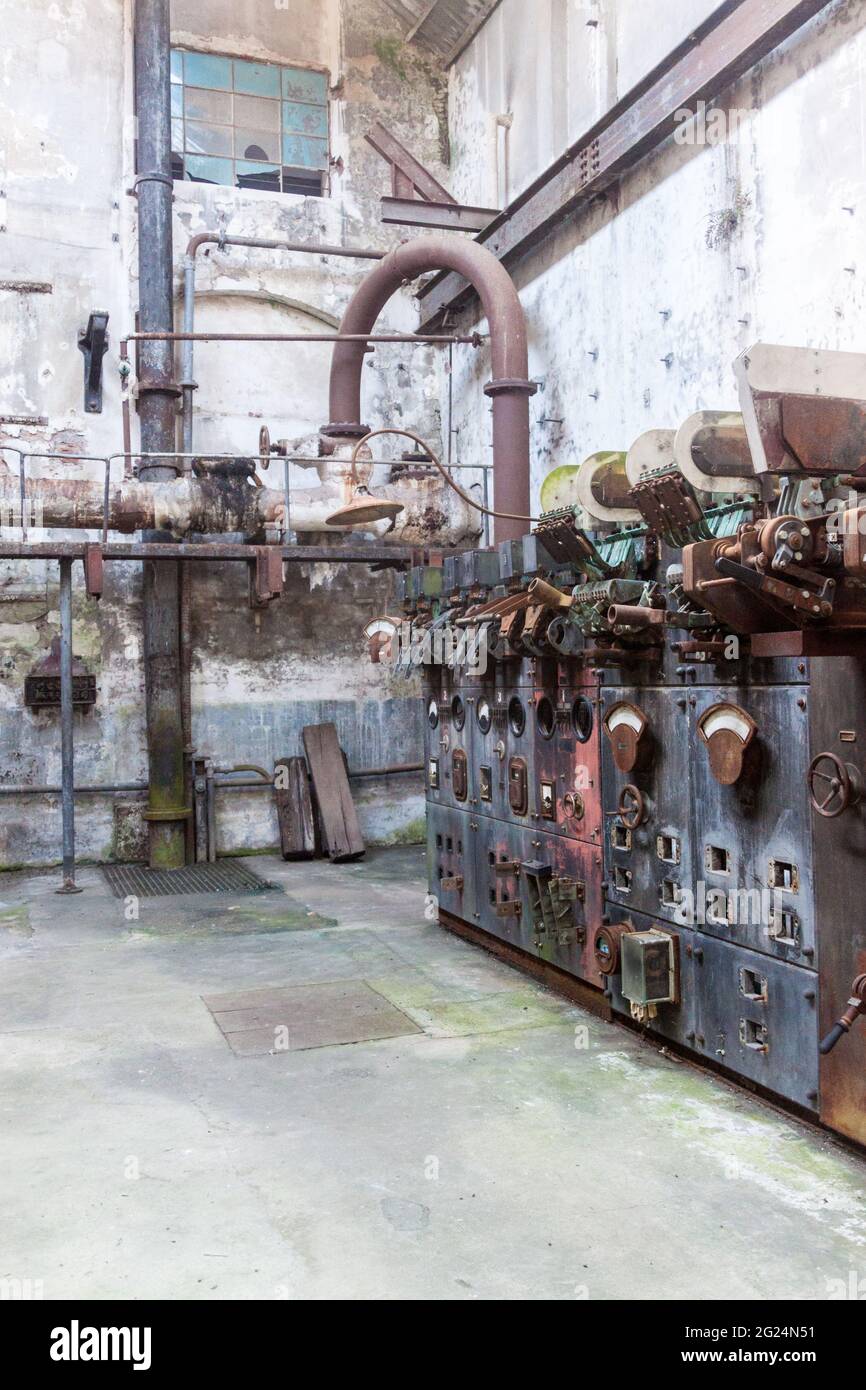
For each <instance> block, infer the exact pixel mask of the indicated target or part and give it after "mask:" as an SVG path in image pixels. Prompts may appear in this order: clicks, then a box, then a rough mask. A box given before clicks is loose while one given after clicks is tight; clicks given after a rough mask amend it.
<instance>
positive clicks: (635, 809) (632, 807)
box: [616, 782, 646, 830]
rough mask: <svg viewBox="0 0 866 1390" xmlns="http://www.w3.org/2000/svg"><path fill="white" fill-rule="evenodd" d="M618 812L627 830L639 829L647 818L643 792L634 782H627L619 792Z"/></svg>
mask: <svg viewBox="0 0 866 1390" xmlns="http://www.w3.org/2000/svg"><path fill="white" fill-rule="evenodd" d="M616 813H617V815H618V816H619V818H620V820H621V821H622V823H623V825H624V826H625V828H626V830H637V828H638V826H639V825H643V823H644V821H645V820H646V803H645V801H644V796H643V792H642V791H641V790H640V788H639V787H636V786H635V785H634V783H632V782H626V784H625V786H624V787H623V789H622V791H621V792H620V794H619V805H618V806H617V808H616Z"/></svg>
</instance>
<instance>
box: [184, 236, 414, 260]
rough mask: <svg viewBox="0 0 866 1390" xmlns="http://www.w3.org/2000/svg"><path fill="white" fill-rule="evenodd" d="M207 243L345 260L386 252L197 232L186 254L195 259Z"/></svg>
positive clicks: (377, 256) (380, 256)
mask: <svg viewBox="0 0 866 1390" xmlns="http://www.w3.org/2000/svg"><path fill="white" fill-rule="evenodd" d="M207 245H212V246H218V247H219V248H220V250H222V248H223V247H224V246H248V247H251V248H252V249H253V250H258V251H291V252H295V251H306V252H307V253H309V254H310V255H314V256H344V257H345V258H346V259H347V260H357V261H383V260H384V259H385V257H386V256H387V254H388V253H387V251H376V250H374V249H373V247H371V246H331V245H328V244H327V243H323V244H321V245H319V244H318V243H316V242H309V241H273V240H270V241H269V240H266V239H263V238H262V237H250V236H224V235H223V234H222V232H197V233H196V234H195V236H193V237H190V239H189V241H188V242H187V247H186V254H187V256H189V257H190V259H191V260H195V258H196V254H197V252H198V250H199V248H200V247H202V246H207Z"/></svg>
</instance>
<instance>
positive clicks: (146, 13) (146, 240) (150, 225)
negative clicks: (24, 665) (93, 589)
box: [135, 0, 187, 869]
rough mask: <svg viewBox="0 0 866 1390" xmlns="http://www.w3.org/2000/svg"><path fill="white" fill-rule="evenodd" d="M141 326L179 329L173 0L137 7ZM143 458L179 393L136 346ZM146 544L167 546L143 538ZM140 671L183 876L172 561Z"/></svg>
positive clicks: (161, 811) (164, 465) (159, 448)
mask: <svg viewBox="0 0 866 1390" xmlns="http://www.w3.org/2000/svg"><path fill="white" fill-rule="evenodd" d="M135 92H136V114H137V135H138V141H137V173H136V181H135V186H136V190H137V194H138V269H139V326H140V328H141V330H142V331H143V332H146V333H147V332H151V333H159V332H170V331H171V330H172V328H173V326H174V324H173V293H172V290H173V258H172V225H171V204H172V177H171V29H170V22H169V0H135ZM138 351H139V419H140V425H141V452H142V453H143V454H159V453H166V454H172V453H173V451H174V450H175V448H176V416H177V395H178V390H179V388H178V386H177V384H176V383H175V381H174V352H173V348H172V345H171V343H170V342H169V341H148V342H142V343H140V344H139V348H138ZM176 474H177V464H176V461H175V460H174V459H173V458H168V457H167V458H165V460H160V459H158V458H157V459H154V460H149V461H148V462H147V463H143V464H142V466H141V467H140V469H139V477H140V478H141V480H142V481H144V482H164V481H168V480H170V479H172V478H174V477H175V476H176ZM143 539H144V540H146V541H159V540H163V539H167V538H166V537H164V536H162V535H161V533H145V534H144V536H143ZM144 663H145V698H146V702H147V746H148V758H149V763H150V776H149V782H150V795H149V799H148V809H147V813H146V814H147V819H148V821H149V823H150V864H151V867H152V868H160V869H176V868H180V867H181V866H182V865H183V864H184V862H185V859H186V849H185V840H186V833H185V832H186V826H185V822H186V815H187V810H186V807H185V805H184V801H185V797H184V785H185V775H184V744H183V720H182V697H181V661H180V582H179V570H178V565H177V563H176V562H175V561H171V560H155V561H148V562H147V563H146V564H145V566H144Z"/></svg>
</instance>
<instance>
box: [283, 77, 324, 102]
mask: <svg viewBox="0 0 866 1390" xmlns="http://www.w3.org/2000/svg"><path fill="white" fill-rule="evenodd" d="M283 96H284V97H285V98H286V100H287V101H313V102H318V103H319V105H320V106H323V105H324V104H325V102H327V100H328V79H327V77H326V76H325V74H324V73H323V72H309V71H308V70H307V69H306V68H283Z"/></svg>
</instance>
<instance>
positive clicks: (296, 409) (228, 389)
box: [0, 0, 449, 867]
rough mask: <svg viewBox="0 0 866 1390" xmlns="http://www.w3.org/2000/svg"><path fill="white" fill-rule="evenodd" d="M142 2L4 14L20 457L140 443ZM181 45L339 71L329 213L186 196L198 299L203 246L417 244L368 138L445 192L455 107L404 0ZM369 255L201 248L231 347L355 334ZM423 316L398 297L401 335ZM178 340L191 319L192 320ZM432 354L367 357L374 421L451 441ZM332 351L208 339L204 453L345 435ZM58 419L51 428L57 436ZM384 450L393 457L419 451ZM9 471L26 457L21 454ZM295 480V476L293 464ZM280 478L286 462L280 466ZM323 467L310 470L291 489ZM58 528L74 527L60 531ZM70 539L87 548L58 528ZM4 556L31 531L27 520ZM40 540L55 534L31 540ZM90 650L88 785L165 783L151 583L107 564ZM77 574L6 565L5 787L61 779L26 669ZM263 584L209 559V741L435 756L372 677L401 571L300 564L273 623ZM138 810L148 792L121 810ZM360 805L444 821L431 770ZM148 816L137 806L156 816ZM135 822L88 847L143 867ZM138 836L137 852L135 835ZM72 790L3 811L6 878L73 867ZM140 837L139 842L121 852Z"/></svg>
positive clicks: (203, 600) (334, 5) (204, 722)
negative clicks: (93, 313)
mask: <svg viewBox="0 0 866 1390" xmlns="http://www.w3.org/2000/svg"><path fill="white" fill-rule="evenodd" d="M131 23H132V6H131V3H130V0H52V3H50V4H47V3H41V0H40V3H36V0H31V2H30V3H25V4H21V3H18V2H17V0H0V24H2V27H3V32H4V42H3V50H2V55H0V281H4V282H5V281H10V280H27V281H34V280H35V281H41V282H46V283H48V284H50V286H51V292H50V293H31V292H24V291H18V290H8V289H7V290H3V289H0V415H4V416H25V417H33V420H32V422H31V423H8V422H7V423H0V444H2V445H4V446H7V450H8V449H9V448H11V449H15V448H20V449H24V450H25V451H26V452H28V453H31V454H32V453H36V452H38V451H40V450H49V451H57V450H62V451H63V452H65V453H66V454H67V455H69V454H73V453H86V454H96V455H105V454H109V453H113V452H116V451H119V450H120V449H121V447H122V435H121V417H120V400H121V387H120V379H119V375H118V355H117V348H118V339H119V338H120V337H121V336H122V334H123V332H125V331H129V330H130V329H131V328H132V326H133V319H134V311H135V304H136V295H137V273H136V263H137V247H136V231H135V208H134V200H133V198H131V197H130V196H128V194H127V191H126V190H127V189H128V188H129V186H130V184H131V181H132V170H133V136H134V119H133V109H132V96H131V64H132V41H131ZM172 28H173V41H174V42H175V44H177V45H179V46H185V47H190V48H203V49H211V50H213V51H217V52H221V53H229V54H235V55H238V56H243V57H251V58H259V59H261V60H269V61H274V62H286V63H289V64H301V65H304V64H307V65H310V66H315V67H319V68H325V69H327V71H328V73H329V82H330V96H331V100H330V122H331V153H332V156H333V159H334V161H335V164H334V166H333V167H332V168H331V170H330V178H329V182H330V187H329V190H328V196H327V197H323V198H303V197H299V196H290V195H273V194H267V193H261V192H250V191H240V190H237V189H231V188H219V187H212V186H206V185H200V184H191V183H183V184H180V183H178V184H176V185H175V203H174V218H175V252H176V264H175V272H176V274H175V283H176V293H177V297H178V315H180V294H181V266H182V258H183V252H184V249H185V246H186V243H187V241H188V239H189V237H190V236H191V235H192V234H194V233H195V232H198V231H201V230H206V229H207V230H211V229H214V230H220V229H222V230H224V231H225V232H226V233H228V234H229V235H240V236H261V237H266V238H283V237H284V238H287V239H291V240H296V241H311V242H316V241H320V242H322V241H324V242H331V243H343V244H349V243H354V244H357V245H364V246H378V247H381V248H383V249H386V248H387V247H388V246H389V245H391V244H393V243H394V242H395V241H396V240H398V239H399V238H400V236H401V235H404V233H401V232H400V230H399V229H395V228H384V227H382V226H381V225H380V224H379V221H378V215H379V208H378V199H379V197H380V195H381V194H382V193H384V192H387V191H389V187H388V185H389V178H388V172H387V169H386V167H385V165H384V164H383V163H382V161H381V160H380V159H379V157H378V156H376V155H375V154H374V152H373V151H372V150H371V149H370V148H369V147H368V146H367V145H366V144H365V142H364V140H363V134H364V131H365V130H366V129H367V128H368V126H369V125H370V124H371V123H372V121H373V120H374V119H375V118H379V119H382V120H384V121H385V122H386V124H388V125H389V126H390V127H391V128H392V129H393V130H394V131H395V133H396V134H397V135H398V137H399V138H400V139H402V140H403V141H404V143H406V144H407V145H409V146H410V147H411V148H412V150H413V151H414V152H415V153H416V154H417V155H418V157H419V158H420V159H422V160H423V161H424V162H425V163H426V164H427V165H428V166H429V167H430V168H431V170H432V171H433V172H434V173H435V174H436V176H437V177H438V178H440V179H442V180H443V181H445V182H447V180H448V177H449V175H448V170H447V168H446V166H445V164H444V162H443V161H444V160H445V159H446V158H447V120H446V104H447V90H446V84H445V80H444V78H443V75H442V74H441V73H436V72H435V71H433V70H432V69H431V68H429V67H428V66H427V65H426V64H425V62H424V60H423V59H421V58H419V57H418V55H416V54H414V53H412V52H408V53H407V52H404V51H403V50H402V48H401V45H400V44H399V42H396V37H397V36H396V31H395V24H394V20H393V16H392V14H391V12H390V11H389V10H388V7H387V6H386V5H384V4H383V3H381V0H343V3H339V2H338V0H292V3H291V4H290V5H284V4H274V3H273V0H231V3H229V0H195V3H193V2H192V0H174V3H173V5H172ZM369 264H370V263H369V262H363V261H346V260H335V259H330V260H324V259H323V258H321V257H319V256H301V255H296V256H288V255H284V254H282V253H279V252H267V251H241V250H229V249H225V250H223V251H221V250H219V249H218V248H211V249H210V250H209V251H208V252H207V254H204V253H200V255H199V267H198V290H199V298H198V302H197V320H198V321H197V327H199V328H201V329H207V328H214V329H216V328H220V329H223V330H225V331H229V332H241V331H247V330H249V331H251V332H270V333H272V332H281V331H291V332H293V331H299V332H314V331H317V330H318V331H321V330H322V329H323V328H324V329H329V328H331V327H333V326H335V325H336V324H338V322H339V319H340V316H341V314H342V312H343V309H344V307H345V305H346V303H347V301H348V299H349V297H350V295H351V293H352V291H353V290H354V288H355V286H356V285H357V284H358V282H359V280H360V278H361V277H362V276H363V274H364V273H365V271H366V270H367V269H369ZM94 308H100V309H107V310H108V311H109V313H110V316H111V317H110V324H109V332H110V335H111V346H110V351H109V354H108V356H107V357H106V359H105V371H104V377H105V406H104V411H103V413H102V414H101V415H96V416H93V415H85V414H84V412H83V399H82V381H83V360H82V357H81V354H80V352H79V351H78V348H77V333H78V330H79V329H80V328H82V327H83V326H84V325H85V324H86V322H87V316H88V313H89V312H90V310H92V309H94ZM415 322H416V315H415V310H414V305H413V303H412V300H411V299H410V297H409V296H408V295H402V296H398V297H396V298H395V300H394V301H392V303H391V305H389V307H388V310H387V312H386V315H385V316H384V317H383V327H385V328H386V329H411V328H413V327H414V325H415ZM178 324H179V319H178ZM434 355H435V354H434V350H433V349H414V348H410V349H406V350H400V349H398V348H396V347H391V346H386V347H383V348H380V349H378V350H377V351H376V352H375V353H374V354H373V355H371V357H370V358H369V359H368V365H367V368H366V371H365V392H364V404H365V418H366V419H368V420H369V421H370V422H371V423H374V424H384V423H396V424H399V423H401V422H404V423H408V424H411V425H412V426H413V427H414V428H417V429H418V430H420V432H421V433H422V434H423V435H425V436H426V437H429V438H431V439H432V440H433V441H434V442H438V440H439V438H440V433H441V429H442V418H441V409H440V391H439V384H438V378H437V372H436V364H435V360H434ZM329 357H330V349H329V348H328V347H322V346H316V345H310V346H308V347H298V346H288V345H286V346H279V347H273V346H271V347H268V348H266V349H265V348H261V347H241V346H237V345H206V346H201V347H199V348H198V350H197V355H196V364H195V368H196V378H197V380H198V382H199V383H200V389H199V392H198V399H197V420H196V430H197V435H196V444H197V447H200V448H202V449H203V450H207V449H211V450H214V451H216V450H219V451H234V450H239V451H243V452H254V451H255V447H256V442H257V438H258V431H259V426H260V424H262V423H263V422H267V423H268V424H269V426H270V427H271V433H272V437H274V438H280V437H303V438H304V439H306V441H307V442H308V443H311V442H312V436H314V434H315V431H316V430H317V429H318V427H319V426H320V425H321V424H323V423H325V422H326V421H327V418H328V412H327V367H328V362H329ZM40 421H45V423H40ZM399 452H400V450H399V448H394V449H388V447H387V443H386V447H385V448H383V450H382V454H383V455H388V454H394V453H399ZM4 458H5V461H6V464H7V466H9V467H11V468H13V469H14V468H16V467H17V457H16V455H15V454H14V453H13V452H8V451H7V452H6V453H5V454H4ZM28 466H29V468H30V470H31V471H32V472H33V474H34V475H35V474H37V473H41V474H44V475H47V476H61V475H62V476H71V477H94V478H95V477H99V476H100V475H101V465H99V464H88V463H87V462H72V461H70V462H68V463H64V464H59V463H57V461H50V462H49V461H44V460H36V459H33V460H31V462H30V464H29V465H28ZM278 467H280V473H281V466H280V465H278ZM262 476H263V479H264V480H265V481H266V482H268V483H269V484H271V485H276V486H279V485H281V481H282V479H281V476H280V478H279V479H276V480H275V479H274V467H273V466H272V468H271V469H270V470H269V472H268V473H264V474H263V475H262ZM314 482H315V475H314V474H313V475H311V474H310V473H309V471H308V470H305V469H302V468H299V467H297V468H293V469H292V485H293V486H299V487H303V486H309V485H310V484H311V483H314ZM53 534H54V535H55V536H56V535H57V534H58V533H57V532H54V533H53ZM60 534H61V535H66V534H67V533H60ZM0 536H2V537H3V538H4V539H13V538H14V539H17V538H18V533H17V532H16V531H14V530H10V529H9V528H8V527H5V528H2V529H0ZM31 536H32V538H33V539H46V538H48V537H47V533H43V532H40V531H39V530H33V531H31ZM75 568H76V574H75V582H76V594H75V651H76V654H77V655H80V656H82V657H83V658H84V659H85V661H86V663H87V665H88V667H89V669H90V670H91V671H93V672H94V674H95V675H96V678H97V688H98V700H97V703H96V705H95V706H94V707H93V708H92V709H89V710H86V711H83V710H82V711H77V712H76V715H75V740H76V782H77V783H78V784H88V785H89V784H101V783H105V782H112V783H114V782H123V783H127V782H143V781H144V780H145V779H146V775H147V759H146V745H145V733H144V693H143V670H142V665H141V602H140V572H139V570H138V568H137V567H136V566H132V565H130V566H122V565H118V564H113V565H110V566H107V567H106V569H107V577H106V587H105V593H104V596H103V598H102V600H101V601H100V602H99V603H98V604H97V603H94V602H92V601H88V600H87V599H86V597H85V595H84V594H83V592H82V590H81V589H80V588H79V587H78V586H79V585H80V583H81V575H80V573H78V572H77V571H78V570H79V567H78V566H76V567H75ZM57 582H58V581H57V566H56V564H54V563H50V562H49V563H43V564H40V565H30V566H25V565H22V564H16V563H5V564H2V565H0V783H7V784H19V783H28V784H31V785H54V784H56V783H58V782H59V779H60V755H59V718H58V715H57V713H55V712H42V713H33V712H30V711H28V710H26V709H25V708H24V707H23V686H24V677H25V675H26V674H27V672H28V671H29V670H30V669H31V667H32V666H33V664H34V663H35V662H36V661H37V660H38V659H39V658H40V657H42V656H43V655H44V654H45V652H46V651H47V648H48V646H49V643H50V640H51V637H52V636H53V635H54V634H55V633H56V632H57V630H58V613H57V604H58V598H57ZM246 583H247V579H246V573H245V571H244V570H243V569H242V568H241V567H237V566H232V565H225V566H222V567H219V566H200V567H198V568H197V569H196V572H195V574H194V583H193V614H192V623H193V640H194V664H193V681H192V696H193V737H194V743H195V747H196V750H197V752H198V753H199V754H200V755H201V756H208V757H211V758H213V759H214V761H215V762H216V763H217V764H218V765H219V766H222V767H229V766H232V765H233V764H235V763H244V762H253V763H264V764H265V765H266V766H267V765H269V764H270V763H271V762H272V761H273V759H274V758H275V757H278V756H284V755H288V754H293V753H297V752H300V751H301V746H300V728H301V727H302V725H303V724H304V723H308V722H315V721H316V720H319V719H331V718H333V719H334V720H335V722H336V723H337V725H338V728H339V729H340V733H341V739H342V742H343V745H344V747H345V749H346V752H347V755H348V759H349V764H350V766H352V767H369V766H379V765H382V764H387V763H390V762H394V761H397V762H400V761H420V760H421V746H422V740H421V726H420V712H419V711H420V707H419V703H418V694H417V690H416V689H415V687H414V686H412V685H410V684H407V683H405V682H404V683H397V682H394V681H393V680H391V678H390V677H389V676H388V674H387V673H386V672H384V671H383V670H382V668H379V667H372V666H370V665H369V663H368V660H367V655H366V649H365V644H364V642H363V638H362V636H361V630H362V628H363V625H364V623H365V622H366V621H367V620H368V619H369V618H370V617H372V616H373V615H374V614H376V613H379V612H382V611H386V610H387V609H388V608H389V606H390V593H391V579H390V577H389V576H388V574H387V573H386V574H370V573H367V572H364V571H361V570H357V571H356V570H354V569H348V568H336V567H333V568H332V567H326V566H320V567H316V569H315V571H314V572H312V573H310V572H308V571H307V570H302V569H301V568H300V567H291V566H290V567H289V570H288V578H287V590H286V594H285V597H284V598H283V599H281V600H280V601H278V602H277V603H275V604H274V605H273V606H272V607H271V608H270V609H268V610H267V611H266V612H264V613H260V614H255V613H253V612H251V611H250V609H249V608H248V606H247V596H246ZM116 800H117V802H118V803H119V804H120V806H121V808H122V807H123V806H124V805H126V806H127V807H128V806H133V807H134V806H135V805H136V804H138V801H139V800H140V799H138V798H136V797H134V796H125V797H118V798H116ZM358 800H359V806H360V814H361V821H362V827H363V830H364V832H365V834H366V836H367V837H368V838H369V839H370V840H373V841H375V840H377V839H388V838H394V837H395V836H396V837H399V836H400V835H401V834H402V833H403V832H404V830H405V827H406V826H407V825H409V824H412V823H415V822H417V820H418V817H419V816H420V815H421V813H422V810H423V800H422V794H421V786H420V779H418V778H412V777H406V776H403V777H399V778H395V779H393V780H389V781H387V782H385V781H378V782H371V783H367V782H365V783H363V784H362V788H361V787H359V791H358ZM134 819H135V816H134V815H133V821H134ZM218 819H219V840H220V847H221V848H222V849H224V850H227V851H238V850H244V849H248V850H255V849H261V848H266V847H268V846H271V845H273V844H274V843H275V840H276V825H275V819H274V814H273V808H272V806H271V804H270V797H269V796H267V795H264V794H259V793H252V794H250V795H246V796H245V795H243V794H240V793H234V792H230V793H226V792H223V793H220V800H219V809H218ZM130 833H132V838H133V839H134V827H133V832H130V831H129V825H128V823H127V818H125V817H124V816H123V814H122V811H121V813H120V814H118V815H115V810H114V802H113V801H112V799H111V798H108V797H97V796H88V797H87V798H86V799H83V800H81V801H79V803H78V807H77V841H78V851H79V854H80V856H81V857H83V858H95V859H104V858H109V857H112V856H113V855H114V854H115V853H116V852H121V853H122V852H128V845H129V835H130ZM124 837H126V838H124ZM59 842H60V813H59V798H56V797H51V798H45V797H39V796H28V797H27V798H24V799H22V798H15V799H12V798H9V797H0V867H9V866H11V865H16V864H20V863H39V862H49V861H55V860H56V859H57V858H58V852H59ZM124 846H126V850H124Z"/></svg>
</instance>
